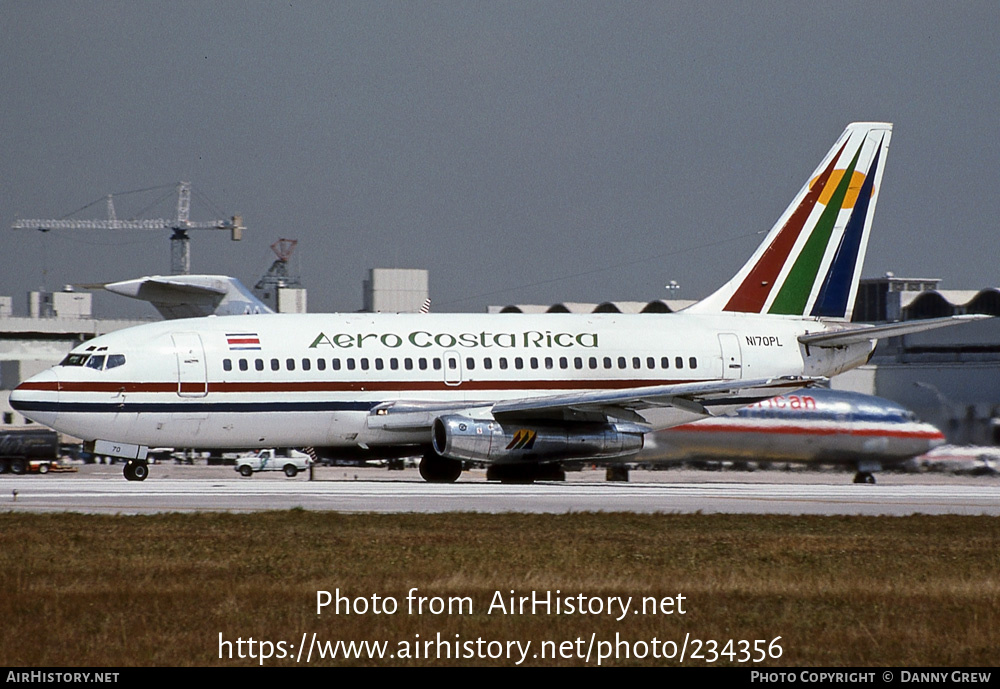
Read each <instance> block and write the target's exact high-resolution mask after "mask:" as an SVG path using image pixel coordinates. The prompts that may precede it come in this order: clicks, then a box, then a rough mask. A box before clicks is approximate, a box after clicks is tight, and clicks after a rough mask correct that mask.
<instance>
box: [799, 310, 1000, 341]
mask: <svg viewBox="0 0 1000 689" xmlns="http://www.w3.org/2000/svg"><path fill="white" fill-rule="evenodd" d="M984 318H993V316H987V315H983V314H965V315H960V316H949V317H947V318H927V319H920V320H915V321H903V322H901V323H889V324H887V325H869V326H861V327H857V328H845V329H844V330H835V331H833V332H821V333H808V334H806V335H799V342H801V343H802V344H804V345H810V346H814V347H843V346H845V345H851V344H859V343H862V342H870V341H871V340H881V339H885V338H887V337H899V336H900V335H909V334H911V333H919V332H923V331H925V330H934V329H936V328H945V327H948V326H950V325H958V324H959V323H972V322H973V321H979V320H982V319H984Z"/></svg>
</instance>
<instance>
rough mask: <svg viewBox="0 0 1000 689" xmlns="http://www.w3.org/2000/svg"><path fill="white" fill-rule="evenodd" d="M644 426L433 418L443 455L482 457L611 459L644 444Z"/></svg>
mask: <svg viewBox="0 0 1000 689" xmlns="http://www.w3.org/2000/svg"><path fill="white" fill-rule="evenodd" d="M643 430H644V429H642V428H641V427H639V426H635V425H632V424H583V423H581V424H569V425H555V424H553V425H551V426H549V425H534V426H522V425H518V424H516V423H503V424H501V423H500V422H498V421H495V420H485V419H472V418H469V417H467V416H460V415H457V414H453V415H448V416H440V417H438V418H436V419H435V420H434V426H433V431H432V442H433V444H434V450H435V451H436V452H437V453H438V454H439V455H442V456H444V457H450V458H451V459H460V460H466V461H482V462H509V463H515V462H538V461H555V460H563V459H591V458H592V459H608V458H612V457H623V456H626V455H632V454H635V453H637V452H638V451H639V450H641V449H642V441H643Z"/></svg>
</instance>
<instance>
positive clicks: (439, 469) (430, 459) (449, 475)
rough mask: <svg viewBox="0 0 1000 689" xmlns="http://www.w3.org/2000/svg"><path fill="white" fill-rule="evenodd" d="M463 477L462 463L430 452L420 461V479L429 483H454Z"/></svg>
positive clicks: (432, 451)
mask: <svg viewBox="0 0 1000 689" xmlns="http://www.w3.org/2000/svg"><path fill="white" fill-rule="evenodd" d="M461 475H462V463H461V462H460V461H458V460H457V459H448V458H447V457H442V456H441V455H439V454H438V453H437V452H434V450H428V451H427V454H425V455H424V457H423V459H421V460H420V477H421V478H422V479H423V480H425V481H427V482H428V483H454V482H455V481H457V480H458V477H459V476H461Z"/></svg>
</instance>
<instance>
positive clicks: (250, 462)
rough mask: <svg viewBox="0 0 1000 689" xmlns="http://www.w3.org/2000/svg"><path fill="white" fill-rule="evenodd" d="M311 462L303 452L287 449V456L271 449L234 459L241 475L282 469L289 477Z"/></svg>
mask: <svg viewBox="0 0 1000 689" xmlns="http://www.w3.org/2000/svg"><path fill="white" fill-rule="evenodd" d="M310 464H312V458H311V457H310V456H309V455H307V454H306V453H305V452H299V451H298V450H289V451H288V454H287V456H284V455H278V454H277V452H276V451H275V450H273V449H268V450H258V451H257V452H254V453H253V454H250V455H247V456H245V457H239V458H238V459H237V460H236V471H238V472H240V475H241V476H246V477H250V476H253V473H254V472H255V471H284V472H285V476H288V477H289V478H291V477H293V476H295V475H296V474H297V473H299V472H300V471H305V470H306V469H308V468H309V465H310Z"/></svg>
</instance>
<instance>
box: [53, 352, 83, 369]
mask: <svg viewBox="0 0 1000 689" xmlns="http://www.w3.org/2000/svg"><path fill="white" fill-rule="evenodd" d="M89 358H90V354H89V353H88V354H70V355H68V356H67V357H66V358H65V359H63V360H62V361H61V362H60V363H59V365H60V366H83V365H84V364H85V363H87V359H89Z"/></svg>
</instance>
